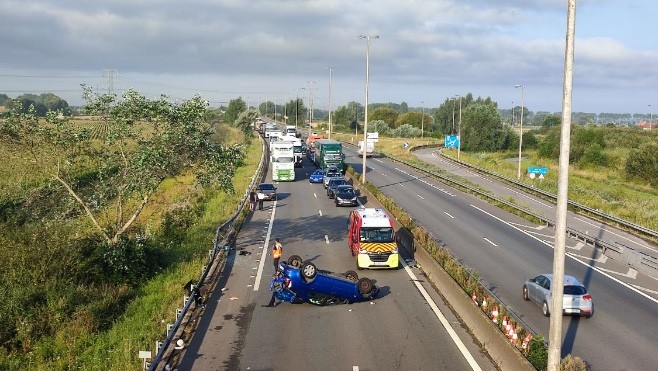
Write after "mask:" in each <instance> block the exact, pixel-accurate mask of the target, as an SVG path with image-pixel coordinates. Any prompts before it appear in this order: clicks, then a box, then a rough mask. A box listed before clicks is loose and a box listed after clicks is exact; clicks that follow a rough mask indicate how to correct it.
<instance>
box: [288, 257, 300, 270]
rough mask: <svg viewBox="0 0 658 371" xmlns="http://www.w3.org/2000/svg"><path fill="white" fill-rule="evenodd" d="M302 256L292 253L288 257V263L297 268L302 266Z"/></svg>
mask: <svg viewBox="0 0 658 371" xmlns="http://www.w3.org/2000/svg"><path fill="white" fill-rule="evenodd" d="M302 261H303V260H302V257H301V256H299V255H292V256H290V257H289V258H288V265H291V266H293V267H295V268H299V267H301V266H302Z"/></svg>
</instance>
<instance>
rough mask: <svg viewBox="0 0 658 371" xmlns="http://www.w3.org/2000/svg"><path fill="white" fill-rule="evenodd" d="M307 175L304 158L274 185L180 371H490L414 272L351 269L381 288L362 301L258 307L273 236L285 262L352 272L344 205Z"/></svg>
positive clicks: (263, 299)
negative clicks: (293, 259)
mask: <svg viewBox="0 0 658 371" xmlns="http://www.w3.org/2000/svg"><path fill="white" fill-rule="evenodd" d="M314 169H315V167H314V166H313V165H312V164H311V163H310V162H309V161H308V160H305V165H304V168H301V169H297V170H296V174H297V175H296V177H297V180H296V181H295V182H285V183H284V182H281V183H278V184H277V186H278V189H277V194H278V200H277V201H276V202H266V203H265V206H266V210H264V211H256V212H255V213H254V214H253V215H252V216H250V218H249V220H248V221H247V222H246V224H245V226H244V228H243V230H242V231H241V233H240V235H239V238H238V241H237V244H236V251H235V253H232V254H231V255H230V258H229V261H228V262H227V265H226V267H225V269H224V274H223V275H222V277H221V279H220V282H219V284H218V287H217V289H216V291H215V292H214V293H213V295H212V296H211V300H210V302H209V303H208V304H207V306H206V308H205V310H204V314H203V316H202V317H201V318H200V319H199V323H198V324H197V327H196V331H195V333H194V336H193V337H192V340H191V342H190V344H188V345H187V346H186V349H185V351H184V354H183V357H182V361H181V363H180V367H179V368H180V369H185V370H218V369H230V370H238V369H239V370H309V369H311V370H314V369H322V370H353V371H354V370H470V369H473V370H496V366H495V365H494V363H493V362H492V361H491V360H490V359H489V358H488V356H487V355H486V354H485V353H483V352H482V349H481V347H480V345H479V344H478V343H476V341H474V339H473V338H472V337H471V335H470V334H469V333H468V331H467V329H465V328H463V327H462V325H461V323H460V322H459V320H458V318H456V317H455V316H454V315H453V313H451V312H450V310H449V309H448V307H447V306H446V304H445V303H443V302H442V300H441V297H440V295H438V294H437V293H436V292H435V291H434V290H433V289H432V287H431V285H430V284H429V283H428V282H426V281H425V280H424V277H423V276H422V274H421V272H420V271H419V270H418V269H416V268H410V267H408V266H407V267H405V268H402V269H398V270H386V271H371V270H363V271H358V273H359V275H360V276H365V277H369V278H371V279H373V280H374V281H375V283H376V285H377V286H379V287H380V294H379V297H378V298H376V299H375V300H373V301H370V302H363V303H355V304H350V305H335V306H327V307H318V306H314V305H311V304H297V305H293V304H289V303H282V304H280V305H278V306H276V307H274V308H268V307H264V305H265V304H267V303H268V301H269V299H270V292H269V290H268V288H269V281H270V278H271V275H272V273H273V272H274V267H273V265H272V258H271V256H269V255H268V253H269V246H271V244H272V243H273V240H274V238H276V237H278V238H280V239H281V241H282V243H283V246H284V247H283V249H284V254H283V255H284V259H285V258H286V257H289V256H290V255H293V254H296V255H300V256H301V257H303V258H304V259H305V260H310V261H313V262H314V263H315V264H316V265H317V266H318V268H319V269H326V270H331V271H334V272H345V271H347V270H355V267H356V265H355V260H354V258H353V257H352V256H351V254H350V252H349V250H348V248H347V240H346V235H347V233H346V225H347V215H348V213H349V211H350V210H351V208H349V207H345V208H337V207H335V206H334V204H333V202H332V201H331V200H329V199H328V198H327V196H326V193H325V190H324V188H323V186H322V185H321V184H310V183H309V182H308V175H309V174H310V173H311V172H312V171H313V170H314ZM372 205H373V203H372V201H370V202H368V203H366V206H372ZM417 285H418V286H420V287H421V289H419V288H418V287H417ZM421 292H426V293H427V295H428V296H427V297H424V296H423V295H422V294H421ZM430 304H431V305H430ZM446 326H447V327H446Z"/></svg>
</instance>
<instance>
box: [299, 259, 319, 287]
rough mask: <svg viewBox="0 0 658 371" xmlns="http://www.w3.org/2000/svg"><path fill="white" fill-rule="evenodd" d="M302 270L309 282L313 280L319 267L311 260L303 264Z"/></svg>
mask: <svg viewBox="0 0 658 371" xmlns="http://www.w3.org/2000/svg"><path fill="white" fill-rule="evenodd" d="M300 271H301V273H302V276H303V277H304V279H305V280H306V281H307V282H310V281H313V279H314V278H315V275H316V274H318V269H317V268H316V267H315V264H313V263H311V262H306V263H304V264H302V267H301V269H300Z"/></svg>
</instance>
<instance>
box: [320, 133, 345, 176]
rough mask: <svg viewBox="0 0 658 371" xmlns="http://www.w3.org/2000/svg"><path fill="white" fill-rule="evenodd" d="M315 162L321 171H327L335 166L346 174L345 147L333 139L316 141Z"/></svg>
mask: <svg viewBox="0 0 658 371" xmlns="http://www.w3.org/2000/svg"><path fill="white" fill-rule="evenodd" d="M313 161H315V165H317V166H318V167H319V168H320V169H326V168H328V167H329V166H332V165H333V166H337V167H338V168H339V169H340V170H341V171H343V172H345V155H344V154H343V145H342V144H341V143H340V142H338V141H335V140H332V139H316V140H315V154H314V156H313Z"/></svg>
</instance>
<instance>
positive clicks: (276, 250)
mask: <svg viewBox="0 0 658 371" xmlns="http://www.w3.org/2000/svg"><path fill="white" fill-rule="evenodd" d="M281 255H283V245H282V244H281V241H279V239H278V238H277V239H275V240H274V246H272V257H273V258H274V271H275V272H278V271H279V260H280V259H281Z"/></svg>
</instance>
